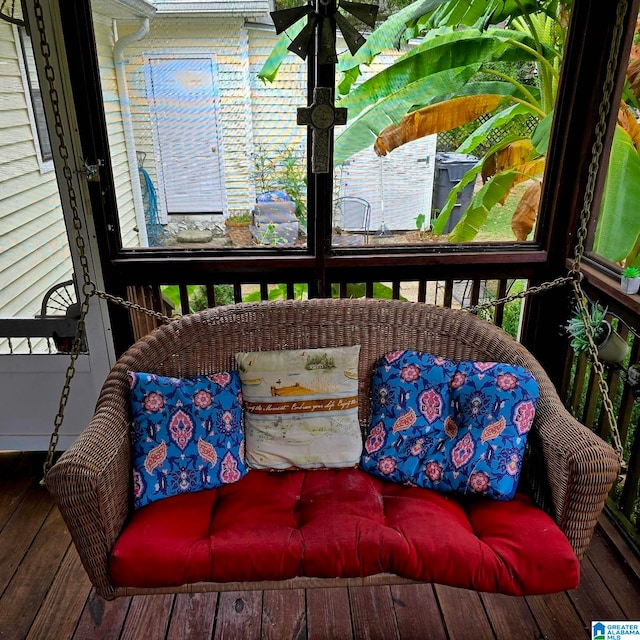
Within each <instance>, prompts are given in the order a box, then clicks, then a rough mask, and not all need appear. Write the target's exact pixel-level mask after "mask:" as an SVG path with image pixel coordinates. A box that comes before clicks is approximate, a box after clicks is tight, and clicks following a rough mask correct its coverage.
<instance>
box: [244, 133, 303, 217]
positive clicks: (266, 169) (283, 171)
mask: <svg viewBox="0 0 640 640" xmlns="http://www.w3.org/2000/svg"><path fill="white" fill-rule="evenodd" d="M253 164H254V170H253V172H252V174H251V178H252V179H253V180H254V181H255V184H256V191H257V192H258V193H267V192H268V191H280V190H281V191H286V192H287V194H288V195H289V197H290V198H291V199H292V200H293V201H294V202H295V203H296V216H297V217H298V220H299V221H300V223H301V224H302V225H303V226H304V227H306V224H307V163H306V161H305V155H304V153H303V152H302V151H300V150H299V149H298V148H296V147H293V146H289V147H283V148H282V149H281V150H280V152H279V153H278V154H277V155H274V154H273V153H270V152H269V151H268V150H267V149H266V148H265V147H264V146H262V145H258V146H257V147H256V151H255V153H254V154H253Z"/></svg>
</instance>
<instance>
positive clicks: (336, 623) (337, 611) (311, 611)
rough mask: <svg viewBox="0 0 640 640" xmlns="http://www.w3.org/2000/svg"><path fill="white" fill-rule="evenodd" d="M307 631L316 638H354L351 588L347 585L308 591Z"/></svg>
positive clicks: (311, 638)
mask: <svg viewBox="0 0 640 640" xmlns="http://www.w3.org/2000/svg"><path fill="white" fill-rule="evenodd" d="M307 633H308V637H309V638H310V640H313V639H314V638H340V640H349V639H350V638H353V630H352V628H351V608H350V605H349V590H348V589H347V588H346V587H338V588H335V589H332V588H327V589H324V588H321V589H309V590H308V591H307Z"/></svg>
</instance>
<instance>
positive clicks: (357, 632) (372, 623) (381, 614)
mask: <svg viewBox="0 0 640 640" xmlns="http://www.w3.org/2000/svg"><path fill="white" fill-rule="evenodd" d="M349 600H350V602H351V617H352V620H353V635H354V636H355V637H356V638H359V639H360V638H362V639H365V638H366V640H389V639H390V638H397V637H398V628H397V625H396V618H395V615H394V611H393V600H392V598H391V589H389V587H384V586H376V587H350V588H349Z"/></svg>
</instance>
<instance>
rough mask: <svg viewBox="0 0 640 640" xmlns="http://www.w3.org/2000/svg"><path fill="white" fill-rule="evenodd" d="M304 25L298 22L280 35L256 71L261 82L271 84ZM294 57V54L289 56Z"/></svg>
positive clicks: (302, 22)
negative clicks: (260, 67)
mask: <svg viewBox="0 0 640 640" xmlns="http://www.w3.org/2000/svg"><path fill="white" fill-rule="evenodd" d="M305 24H306V20H298V22H295V23H294V24H293V25H291V26H290V27H289V28H288V29H287V30H286V31H285V32H284V33H283V34H281V35H280V37H279V38H278V41H277V42H276V46H275V47H274V48H273V49H272V50H271V53H270V54H269V56H268V57H267V59H266V60H265V62H264V64H263V65H262V69H260V71H258V78H260V80H262V81H263V82H273V81H274V80H275V78H276V76H277V75H278V71H279V69H280V67H281V65H282V63H283V62H284V60H285V58H286V57H287V56H288V55H289V54H290V53H291V52H290V51H289V49H287V47H288V46H289V45H290V44H291V41H292V40H293V39H294V38H295V37H296V36H297V35H298V34H299V33H300V32H301V31H302V29H303V28H304V26H305ZM291 55H294V54H291Z"/></svg>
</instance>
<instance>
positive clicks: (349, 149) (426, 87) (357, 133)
mask: <svg viewBox="0 0 640 640" xmlns="http://www.w3.org/2000/svg"><path fill="white" fill-rule="evenodd" d="M478 68H479V65H477V66H476V67H472V66H467V67H465V68H463V69H447V70H446V71H443V72H441V73H434V74H433V75H431V76H429V77H427V78H421V79H420V80H419V81H418V82H414V83H412V84H410V85H408V86H406V87H404V89H402V90H401V91H398V92H397V93H395V94H394V95H391V96H389V97H388V98H386V99H383V100H380V102H378V104H376V105H375V107H372V108H371V109H369V110H368V111H366V112H365V113H363V114H362V115H361V116H360V117H359V118H357V119H356V120H355V121H354V122H352V124H351V125H349V126H348V127H347V128H346V129H343V130H342V131H341V132H340V133H339V134H338V135H337V136H336V140H335V146H334V163H335V166H338V165H340V164H342V163H343V162H345V161H346V160H347V159H349V158H350V157H351V156H352V155H354V154H356V153H358V151H362V150H363V149H366V148H368V147H371V146H372V145H373V144H374V142H375V141H376V138H377V137H378V134H379V133H380V132H381V131H382V130H383V129H384V128H385V127H386V126H389V125H391V124H394V123H395V122H397V121H398V120H400V119H401V118H402V116H404V115H405V114H406V109H407V105H408V104H410V105H413V104H415V103H416V102H417V101H419V100H421V99H422V100H425V101H429V100H435V99H436V98H442V97H449V96H450V95H451V93H452V92H453V91H455V90H456V88H461V87H463V86H464V85H465V84H466V83H467V82H468V81H469V79H470V78H471V77H472V76H473V75H474V74H475V73H476V71H477V70H478Z"/></svg>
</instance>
